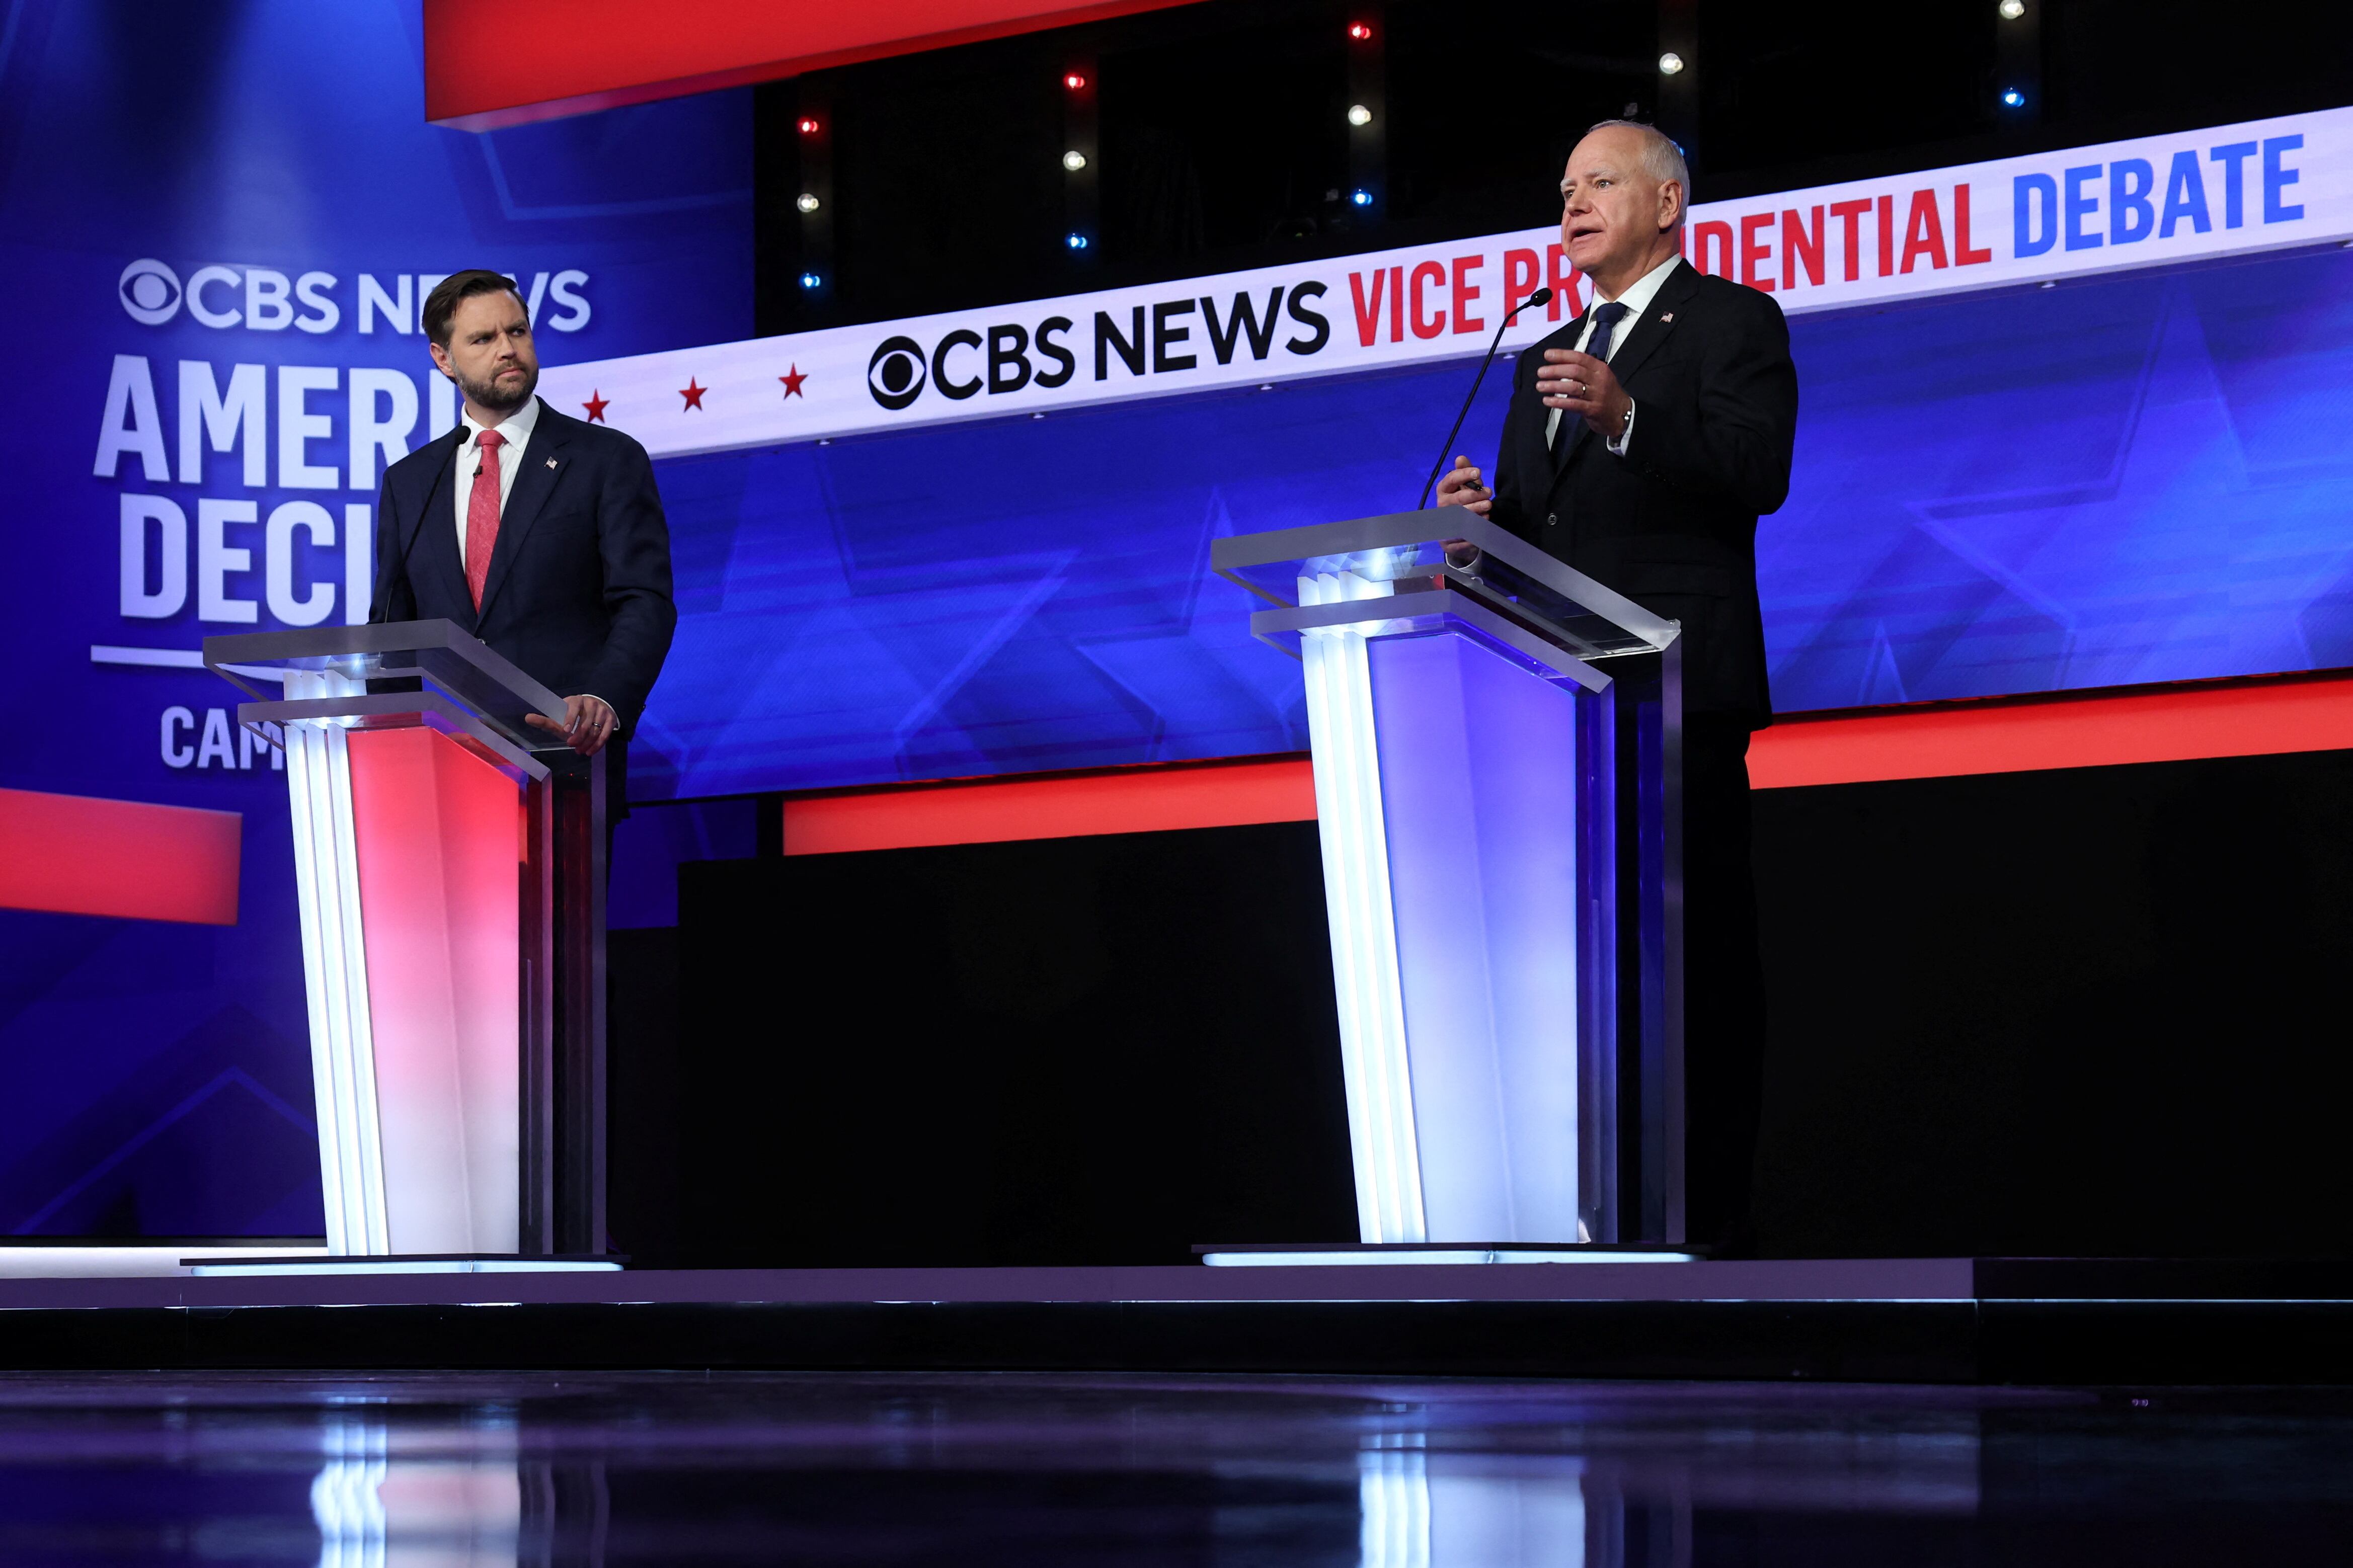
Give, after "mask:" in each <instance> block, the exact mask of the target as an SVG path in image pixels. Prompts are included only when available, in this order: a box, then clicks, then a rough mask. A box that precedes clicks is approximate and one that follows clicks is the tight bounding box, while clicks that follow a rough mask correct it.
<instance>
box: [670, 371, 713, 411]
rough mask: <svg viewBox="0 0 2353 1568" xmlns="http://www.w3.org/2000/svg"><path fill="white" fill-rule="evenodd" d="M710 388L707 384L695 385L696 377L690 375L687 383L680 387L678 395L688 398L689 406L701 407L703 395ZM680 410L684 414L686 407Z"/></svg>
mask: <svg viewBox="0 0 2353 1568" xmlns="http://www.w3.org/2000/svg"><path fill="white" fill-rule="evenodd" d="M710 390H711V388H709V387H707V386H697V385H695V384H694V377H692V376H691V375H690V376H688V377H687V378H686V384H685V385H684V386H681V387H680V388H679V389H678V395H680V396H681V397H683V398H685V399H686V407H687V408H700V407H702V395H703V394H704V393H706V392H708V391H710ZM679 412H680V413H681V414H683V413H685V412H686V409H685V408H681V409H680V410H679Z"/></svg>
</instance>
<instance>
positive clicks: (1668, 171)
mask: <svg viewBox="0 0 2353 1568" xmlns="http://www.w3.org/2000/svg"><path fill="white" fill-rule="evenodd" d="M1620 128H1622V129H1624V130H1628V131H1639V132H1641V135H1642V172H1643V173H1645V174H1649V175H1650V176H1651V178H1652V179H1654V180H1656V181H1658V182H1659V183H1660V184H1666V183H1667V182H1668V181H1669V180H1672V181H1673V182H1674V183H1675V184H1677V185H1678V186H1680V187H1681V188H1682V190H1683V205H1684V206H1686V207H1688V206H1690V205H1691V166H1690V165H1689V164H1688V163H1684V162H1683V149H1682V148H1681V147H1680V146H1677V145H1676V143H1675V139H1674V138H1673V137H1672V136H1670V135H1668V134H1667V133H1666V132H1663V131H1662V130H1660V129H1659V128H1658V127H1657V126H1655V125H1645V124H1643V123H1642V122H1641V121H1639V120H1604V121H1599V122H1597V123H1595V124H1592V125H1588V126H1587V127H1586V128H1585V134H1586V135H1588V136H1590V135H1592V134H1593V133H1594V132H1597V131H1611V130H1617V129H1620Z"/></svg>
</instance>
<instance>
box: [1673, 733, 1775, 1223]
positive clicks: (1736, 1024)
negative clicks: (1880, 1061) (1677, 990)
mask: <svg viewBox="0 0 2353 1568" xmlns="http://www.w3.org/2000/svg"><path fill="white" fill-rule="evenodd" d="M1764 1068H1765V973H1764V965H1763V963H1762V961H1761V959H1760V958H1759V956H1758V952H1757V881H1756V873H1755V871H1754V869H1753V868H1752V866H1751V863H1750V859H1749V799H1748V727H1747V724H1746V722H1745V721H1742V720H1740V719H1738V718H1734V717H1730V716H1725V715H1718V714H1707V713H1702V714H1694V715H1691V716H1688V717H1687V718H1685V720H1684V721H1683V1116H1684V1123H1683V1126H1684V1132H1683V1151H1684V1172H1685V1177H1684V1180H1685V1183H1686V1185H1685V1189H1684V1194H1685V1196H1684V1215H1685V1223H1686V1233H1687V1235H1688V1236H1689V1237H1690V1238H1691V1239H1692V1240H1693V1241H1695V1242H1701V1243H1724V1242H1730V1243H1733V1244H1734V1245H1736V1246H1738V1245H1741V1244H1743V1243H1746V1242H1747V1241H1748V1239H1749V1232H1750V1217H1749V1201H1750V1194H1751V1191H1752V1189H1753V1188H1754V1186H1755V1179H1756V1178H1755V1170H1756V1163H1757V1113H1758V1110H1759V1108H1760V1105H1761V1102H1762V1098H1763V1087H1764Z"/></svg>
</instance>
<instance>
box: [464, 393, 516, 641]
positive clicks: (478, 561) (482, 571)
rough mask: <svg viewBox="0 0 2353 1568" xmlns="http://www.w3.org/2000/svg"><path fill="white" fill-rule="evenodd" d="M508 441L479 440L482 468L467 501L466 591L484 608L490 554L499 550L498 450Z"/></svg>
mask: <svg viewBox="0 0 2353 1568" xmlns="http://www.w3.org/2000/svg"><path fill="white" fill-rule="evenodd" d="M506 441H507V438H506V437H503V436H501V435H500V434H499V433H498V432H497V431H495V430H485V431H483V432H482V433H481V435H480V437H476V445H478V446H480V447H481V449H482V466H481V467H480V468H476V469H475V470H474V493H473V494H471V495H470V496H468V497H467V498H466V591H467V592H468V593H470V594H471V595H474V608H475V610H476V611H477V612H479V611H480V609H481V607H482V584H483V582H484V581H485V580H486V579H487V578H489V576H490V574H491V552H492V551H494V550H496V549H497V548H498V547H499V448H500V447H503V446H505V445H506Z"/></svg>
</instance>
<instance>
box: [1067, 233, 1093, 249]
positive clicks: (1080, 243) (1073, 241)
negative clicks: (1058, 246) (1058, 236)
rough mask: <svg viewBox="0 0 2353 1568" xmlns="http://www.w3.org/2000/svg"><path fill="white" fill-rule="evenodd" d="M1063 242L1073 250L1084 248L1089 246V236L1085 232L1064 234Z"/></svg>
mask: <svg viewBox="0 0 2353 1568" xmlns="http://www.w3.org/2000/svg"><path fill="white" fill-rule="evenodd" d="M1062 243H1063V244H1064V245H1067V246H1069V247H1071V249H1072V250H1084V249H1085V248H1086V247H1087V237H1086V236H1085V235H1083V234H1069V235H1064V236H1063V237H1062Z"/></svg>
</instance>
